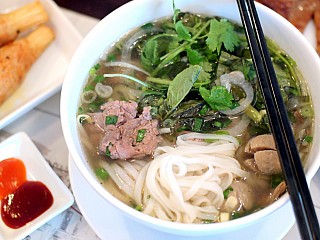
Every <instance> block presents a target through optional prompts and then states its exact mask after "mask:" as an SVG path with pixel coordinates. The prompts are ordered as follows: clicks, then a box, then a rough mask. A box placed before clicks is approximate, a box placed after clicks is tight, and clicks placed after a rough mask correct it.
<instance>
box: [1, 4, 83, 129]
mask: <svg viewBox="0 0 320 240" xmlns="http://www.w3.org/2000/svg"><path fill="white" fill-rule="evenodd" d="M33 1H34V0H10V1H0V14H2V13H7V12H9V11H12V10H14V9H16V8H18V7H21V6H23V5H26V4H27V3H30V2H33ZM40 2H41V3H42V4H43V6H44V8H45V9H46V11H47V12H48V14H49V22H48V23H47V24H46V25H48V26H49V27H52V29H53V31H54V32H55V36H56V37H55V39H54V41H53V42H52V43H51V44H50V46H49V47H48V48H47V49H46V50H45V51H44V52H43V54H42V55H41V56H40V58H39V59H38V60H37V61H36V62H35V63H34V64H33V66H32V67H31V69H30V70H29V72H28V73H27V75H26V78H25V80H24V82H23V83H22V85H21V86H20V87H19V89H17V91H15V92H14V94H13V95H12V96H11V97H10V98H9V99H7V100H6V101H5V102H4V103H3V104H2V105H0V129H1V128H3V127H5V126H6V125H8V124H9V123H11V122H12V121H14V120H16V119H17V118H18V117H20V116H21V115H23V114H24V113H26V112H27V111H29V110H31V109H32V108H34V107H35V106H37V105H38V104H40V103H41V102H43V101H44V100H46V99H48V98H49V97H50V96H52V95H53V94H55V93H56V92H58V91H59V90H60V88H61V85H62V82H63V79H64V74H65V71H66V69H67V66H68V63H69V61H70V59H71V57H72V55H73V53H74V51H75V49H76V48H77V47H78V45H79V44H80V42H81V40H82V36H81V35H80V33H79V32H78V31H77V30H76V29H75V28H74V27H73V25H72V24H71V23H70V22H69V20H68V19H67V18H66V16H65V15H64V14H63V13H62V11H61V9H60V8H59V7H58V6H57V5H56V4H55V3H54V2H53V1H52V0H40Z"/></svg>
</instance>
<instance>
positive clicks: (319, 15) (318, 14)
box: [313, 3, 320, 54]
mask: <svg viewBox="0 0 320 240" xmlns="http://www.w3.org/2000/svg"><path fill="white" fill-rule="evenodd" d="M313 19H314V25H315V28H316V38H317V42H316V46H317V48H316V49H317V52H318V54H320V3H319V4H318V7H317V9H316V10H315V12H314V16H313Z"/></svg>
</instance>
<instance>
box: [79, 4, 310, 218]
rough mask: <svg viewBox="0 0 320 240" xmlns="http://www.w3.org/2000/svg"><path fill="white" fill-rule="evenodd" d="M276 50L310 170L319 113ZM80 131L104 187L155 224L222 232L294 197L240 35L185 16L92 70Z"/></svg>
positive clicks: (156, 26)
mask: <svg viewBox="0 0 320 240" xmlns="http://www.w3.org/2000/svg"><path fill="white" fill-rule="evenodd" d="M268 47H269V50H270V54H271V56H272V60H273V63H274V67H275V70H276V74H277V77H278V81H279V85H280V88H281V92H282V96H283V99H284V102H285V104H286V107H287V111H288V115H289V118H290V121H291V124H292V129H293V131H294V136H295V138H296V143H297V146H298V149H299V152H300V154H301V159H302V161H306V159H307V155H308V152H309V149H310V147H311V143H312V137H313V119H314V116H313V107H312V102H311V97H310V94H309V91H308V88H307V86H306V84H305V82H304V79H303V78H302V76H301V74H300V73H299V70H298V69H297V67H296V64H295V62H294V61H293V59H292V58H291V57H290V56H288V55H287V54H286V53H285V52H284V51H282V50H281V49H280V48H279V47H277V45H276V44H275V43H273V42H272V41H271V40H268ZM88 71H89V79H88V81H87V84H86V85H85V87H84V89H83V93H82V95H81V104H80V106H79V110H78V116H77V120H78V124H79V126H78V128H79V133H80V135H81V142H82V145H83V148H84V150H85V153H86V158H87V160H88V162H89V164H90V165H91V167H92V171H94V172H95V173H96V175H97V180H98V181H100V182H101V184H103V186H104V187H105V188H106V189H107V190H108V191H109V192H110V193H112V194H113V195H114V196H115V197H116V198H118V199H120V200H121V201H123V202H125V203H126V204H128V205H129V206H131V207H133V208H135V209H136V210H137V211H141V212H143V213H145V214H148V215H150V216H154V217H156V218H159V219H163V220H167V221H174V222H181V223H215V222H223V221H228V220H232V219H235V218H239V217H241V216H245V215H247V214H250V213H252V212H255V211H258V210H260V209H262V208H264V207H266V206H268V205H269V204H271V203H272V202H274V201H276V200H277V199H278V198H279V197H281V195H282V194H284V193H285V192H286V186H285V183H284V179H283V175H282V173H281V168H280V163H279V159H278V155H277V151H276V147H275V144H274V140H273V137H272V135H271V133H270V128H269V123H268V116H267V113H266V110H265V107H264V102H263V98H262V96H261V92H260V89H259V86H258V83H257V79H256V74H255V70H254V66H253V64H252V60H251V56H250V52H249V49H248V46H247V42H246V38H245V35H244V31H243V29H242V27H240V26H239V25H237V24H235V23H234V22H232V21H230V20H228V19H224V18H219V17H207V16H202V15H195V14H191V13H187V12H186V13H184V12H180V11H179V10H178V9H175V11H174V16H173V17H170V18H166V19H160V20H158V21H155V22H150V23H146V24H144V25H143V26H141V27H140V28H138V29H135V30H133V31H132V32H130V33H128V34H127V35H125V36H123V37H122V38H121V39H120V40H119V41H118V42H116V43H115V44H114V46H113V48H112V49H110V50H108V51H107V52H105V53H104V54H103V55H102V56H101V58H100V59H99V60H98V61H97V62H96V64H95V65H94V66H92V68H91V69H90V70H89V69H88Z"/></svg>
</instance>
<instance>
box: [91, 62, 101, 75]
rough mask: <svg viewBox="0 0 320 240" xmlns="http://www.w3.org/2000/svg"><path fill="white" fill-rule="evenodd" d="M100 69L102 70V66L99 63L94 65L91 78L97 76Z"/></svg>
mask: <svg viewBox="0 0 320 240" xmlns="http://www.w3.org/2000/svg"><path fill="white" fill-rule="evenodd" d="M99 68H100V64H99V63H97V64H96V65H94V66H93V67H92V68H91V69H90V71H89V74H90V76H93V75H94V74H96V72H97V70H99Z"/></svg>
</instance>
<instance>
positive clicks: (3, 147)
mask: <svg viewBox="0 0 320 240" xmlns="http://www.w3.org/2000/svg"><path fill="white" fill-rule="evenodd" d="M10 157H15V158H18V159H20V160H22V161H23V162H24V164H25V166H26V169H27V180H30V181H40V182H42V183H43V184H45V185H46V186H47V188H48V189H49V190H50V192H51V193H52V196H53V201H54V202H53V204H52V206H51V207H50V208H49V209H48V210H47V211H45V212H44V213H43V214H41V215H40V216H39V217H37V218H36V219H34V220H33V221H31V222H29V223H27V224H26V225H25V226H23V227H21V228H18V229H12V228H9V227H7V226H6V225H5V224H4V223H3V221H2V219H0V239H10V240H18V239H22V238H24V237H26V236H27V235H29V234H30V233H31V232H33V231H34V230H36V229H37V228H39V227H40V226H42V225H43V224H45V223H46V222H48V221H49V220H50V219H52V218H54V217H55V216H57V215H58V214H60V213H61V212H63V211H64V210H65V209H67V208H68V207H70V206H71V205H72V204H73V202H74V198H73V195H72V194H71V192H70V191H69V189H68V188H67V187H66V186H65V185H64V183H63V182H62V181H61V180H60V178H59V177H58V176H57V175H56V174H55V172H54V171H53V170H52V168H51V167H50V166H49V164H48V163H47V161H46V160H45V159H44V157H43V156H42V155H41V153H40V152H39V150H38V149H37V148H36V146H35V145H34V144H33V142H32V141H31V139H30V138H29V137H28V136H27V135H26V134H25V133H23V132H21V133H17V134H15V135H13V136H11V137H9V138H8V139H6V140H5V141H3V142H1V143H0V161H1V160H4V159H6V158H10Z"/></svg>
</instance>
